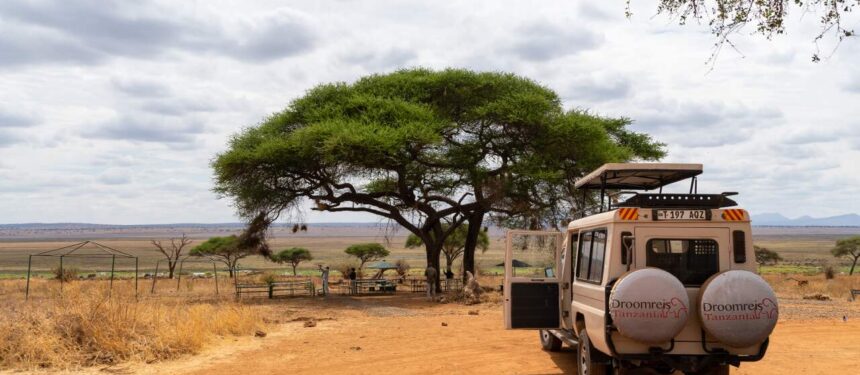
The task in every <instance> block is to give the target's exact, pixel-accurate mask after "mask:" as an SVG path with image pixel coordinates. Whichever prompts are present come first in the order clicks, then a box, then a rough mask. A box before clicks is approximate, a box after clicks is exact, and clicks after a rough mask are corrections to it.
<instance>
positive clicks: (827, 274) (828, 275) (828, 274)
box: [824, 266, 836, 280]
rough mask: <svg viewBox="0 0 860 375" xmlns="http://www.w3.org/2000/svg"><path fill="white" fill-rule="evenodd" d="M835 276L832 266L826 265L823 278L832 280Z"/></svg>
mask: <svg viewBox="0 0 860 375" xmlns="http://www.w3.org/2000/svg"><path fill="white" fill-rule="evenodd" d="M834 277H836V271H835V270H833V266H827V267H825V268H824V278H825V279H827V280H832V279H833V278H834Z"/></svg>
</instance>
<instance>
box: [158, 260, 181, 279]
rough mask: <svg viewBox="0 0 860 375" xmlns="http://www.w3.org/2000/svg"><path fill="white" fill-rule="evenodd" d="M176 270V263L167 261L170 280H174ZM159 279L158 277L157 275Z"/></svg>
mask: <svg viewBox="0 0 860 375" xmlns="http://www.w3.org/2000/svg"><path fill="white" fill-rule="evenodd" d="M174 269H176V262H171V261H170V260H168V261H167V271H168V278H169V279H173V270H174ZM155 276H156V277H158V275H155Z"/></svg>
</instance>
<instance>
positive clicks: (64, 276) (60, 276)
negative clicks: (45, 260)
mask: <svg viewBox="0 0 860 375" xmlns="http://www.w3.org/2000/svg"><path fill="white" fill-rule="evenodd" d="M51 272H52V273H53V274H54V278H55V279H57V280H62V281H63V282H68V281H72V280H77V279H78V269H77V268H74V267H65V268H63V270H62V273H61V272H60V267H57V268H54V269H53V270H52V271H51Z"/></svg>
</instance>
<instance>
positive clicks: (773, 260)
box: [753, 246, 782, 268]
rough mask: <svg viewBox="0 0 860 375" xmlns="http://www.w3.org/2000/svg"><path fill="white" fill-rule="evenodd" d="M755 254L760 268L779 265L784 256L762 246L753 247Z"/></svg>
mask: <svg viewBox="0 0 860 375" xmlns="http://www.w3.org/2000/svg"><path fill="white" fill-rule="evenodd" d="M753 250H754V252H755V262H756V263H758V266H759V268H761V266H763V265H765V264H777V263H779V261H781V260H782V256H780V255H779V253H777V252H776V251H773V250H771V249H768V248H766V247H761V246H753Z"/></svg>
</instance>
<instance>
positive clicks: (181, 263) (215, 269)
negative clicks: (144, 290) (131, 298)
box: [150, 255, 221, 296]
mask: <svg viewBox="0 0 860 375" xmlns="http://www.w3.org/2000/svg"><path fill="white" fill-rule="evenodd" d="M191 257H194V256H193V255H186V256H184V257H183V258H182V259H180V260H179V270H178V271H176V272H175V275H176V290H177V291H179V286H180V282H181V281H182V268H183V267H184V266H185V262H188V263H212V274H213V275H214V276H215V295H216V296H217V295H220V294H221V292H220V291H219V290H218V264H217V263H216V261H215V260H212V259H209V258H206V259H191V260H188V258H191ZM195 258H196V257H195ZM161 262H166V260H165V259H160V260H159V261H158V262H155V274H154V275H153V277H152V289H151V290H150V293H153V294H154V293H155V280H157V279H158V266H159V265H160V264H161Z"/></svg>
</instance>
